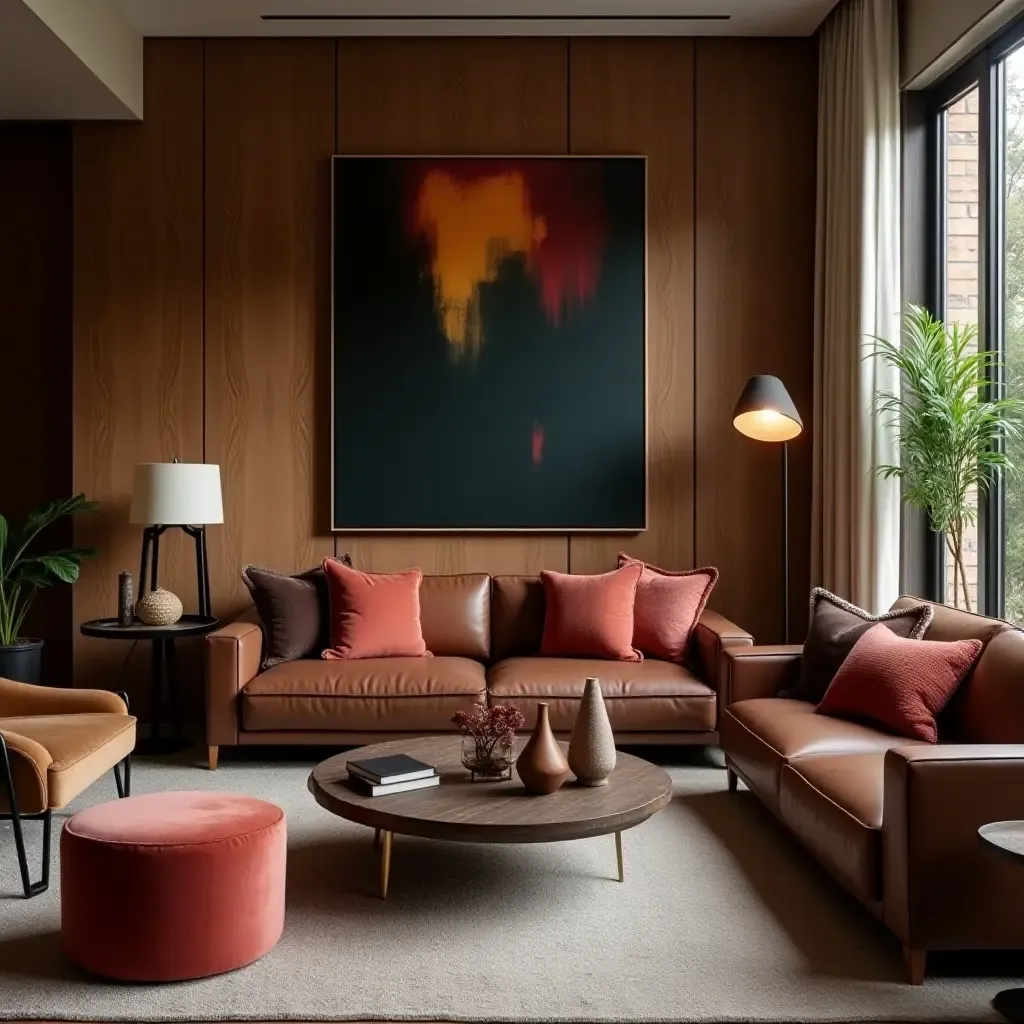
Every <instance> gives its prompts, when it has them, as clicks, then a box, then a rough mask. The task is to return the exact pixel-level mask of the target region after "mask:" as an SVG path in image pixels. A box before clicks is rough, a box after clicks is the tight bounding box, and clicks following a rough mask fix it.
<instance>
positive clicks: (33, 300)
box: [0, 122, 72, 685]
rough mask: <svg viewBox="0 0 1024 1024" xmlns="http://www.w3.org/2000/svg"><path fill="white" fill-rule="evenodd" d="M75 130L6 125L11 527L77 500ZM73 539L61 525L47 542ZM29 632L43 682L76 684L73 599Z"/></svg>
mask: <svg viewBox="0 0 1024 1024" xmlns="http://www.w3.org/2000/svg"><path fill="white" fill-rule="evenodd" d="M70 241H71V130H70V128H69V127H68V126H67V125H61V124H39V125H29V124H20V123H16V122H4V123H0V311H2V315H3V328H2V329H0V358H2V366H3V382H4V389H3V398H2V400H0V438H2V443H0V513H3V515H4V516H5V517H6V518H7V519H8V520H9V521H10V522H11V523H12V525H13V524H15V523H17V522H20V520H21V519H22V518H23V517H24V516H25V514H26V513H28V512H29V511H30V510H31V509H32V508H34V507H35V506H36V505H38V504H40V503H41V502H43V501H52V500H53V499H55V498H64V497H67V496H68V495H69V494H70V493H71V486H72V482H71V246H70ZM70 539H71V525H70V523H62V524H60V525H58V526H56V527H54V528H53V529H52V530H51V531H49V532H48V533H46V534H44V535H43V537H42V538H41V540H42V541H43V542H44V543H45V544H47V545H48V546H49V547H50V548H51V549H53V548H60V547H65V546H66V545H67V544H68V543H69V542H70ZM22 632H23V633H24V634H25V635H26V636H34V637H39V638H41V639H42V640H44V641H45V642H46V648H45V654H44V657H43V680H44V682H47V683H51V684H54V685H58V684H61V683H63V684H64V685H67V683H68V681H69V680H70V677H71V662H72V659H71V589H70V588H69V587H66V586H60V587H53V588H51V589H50V590H45V591H42V592H41V593H40V594H39V596H38V597H37V598H36V601H35V604H34V605H33V608H32V611H31V612H30V613H29V616H28V618H27V619H26V621H25V625H24V629H23V630H22Z"/></svg>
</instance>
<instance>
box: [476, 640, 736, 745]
mask: <svg viewBox="0 0 1024 1024" xmlns="http://www.w3.org/2000/svg"><path fill="white" fill-rule="evenodd" d="M591 676H593V677H594V678H596V679H598V680H600V683H601V692H602V693H603V694H604V699H605V706H606V707H607V709H608V718H609V720H610V721H611V725H612V728H613V729H616V730H619V731H621V732H659V731H668V730H685V731H690V732H707V731H711V730H713V729H714V728H715V704H716V696H715V691H714V690H712V689H711V687H709V686H708V685H707V684H706V683H704V682H702V681H701V680H700V679H698V678H697V677H696V676H695V675H694V674H693V673H692V672H690V671H689V670H688V669H686V668H684V667H683V666H682V665H676V664H673V663H672V662H668V661H657V660H655V659H653V658H647V659H645V660H644V661H640V662H626V661H604V660H601V659H590V658H508V659H506V660H505V661H500V662H498V663H497V664H496V665H493V666H492V667H491V668H490V669H489V671H488V673H487V681H488V686H489V689H490V693H491V703H492V704H510V705H512V706H513V707H518V708H519V710H520V711H522V712H523V714H525V715H526V720H527V723H528V724H532V722H533V720H534V718H535V717H536V705H537V701H538V700H543V701H547V703H548V713H549V715H550V718H551V727H552V728H553V729H555V730H557V731H560V732H565V731H568V730H570V729H572V726H573V722H574V721H575V720H576V712H577V711H578V710H579V701H580V698H581V697H582V696H583V687H584V684H585V682H586V680H587V678H588V677H591Z"/></svg>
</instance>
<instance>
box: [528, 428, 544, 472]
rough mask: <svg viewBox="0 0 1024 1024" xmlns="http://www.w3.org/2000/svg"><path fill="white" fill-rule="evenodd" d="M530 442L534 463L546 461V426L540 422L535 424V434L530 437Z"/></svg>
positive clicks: (536, 464)
mask: <svg viewBox="0 0 1024 1024" xmlns="http://www.w3.org/2000/svg"><path fill="white" fill-rule="evenodd" d="M530 444H531V449H532V451H531V458H532V459H533V464H534V465H535V466H539V465H540V464H541V462H543V461H544V427H543V426H541V424H539V423H535V424H534V425H533V436H532V437H531V439H530Z"/></svg>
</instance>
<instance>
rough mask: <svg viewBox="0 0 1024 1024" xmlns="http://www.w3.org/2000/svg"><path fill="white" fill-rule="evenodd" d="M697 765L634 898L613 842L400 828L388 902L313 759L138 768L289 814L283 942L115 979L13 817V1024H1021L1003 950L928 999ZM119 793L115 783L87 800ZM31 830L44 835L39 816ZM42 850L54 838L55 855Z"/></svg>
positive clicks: (817, 875) (951, 968)
mask: <svg viewBox="0 0 1024 1024" xmlns="http://www.w3.org/2000/svg"><path fill="white" fill-rule="evenodd" d="M676 756H677V757H686V756H687V755H685V754H683V755H676ZM690 758H691V759H690V761H689V763H687V764H682V765H678V766H668V765H667V766H666V767H668V770H669V772H670V773H671V775H672V777H673V779H674V782H675V798H674V800H673V801H672V803H671V804H670V805H669V806H668V807H667V808H666V809H665V810H664V811H662V812H661V813H659V814H657V815H655V816H654V817H653V818H651V819H650V820H649V821H647V822H646V823H645V824H643V825H641V826H639V827H638V828H637V829H635V830H633V831H631V832H627V833H625V835H624V837H623V845H624V851H625V863H626V881H625V884H623V885H620V884H618V882H617V881H615V846H614V841H613V839H612V838H611V837H604V838H599V839H588V840H584V841H580V842H570V843H560V844H555V845H536V846H493V847H488V846H474V845H462V844H459V845H454V844H441V843H432V842H429V841H426V840H416V839H408V838H402V837H398V836H396V837H395V846H394V854H393V862H392V871H391V894H390V896H389V899H388V900H387V902H383V901H381V900H380V899H378V898H377V896H376V894H375V890H376V883H377V861H376V857H375V853H374V849H373V845H372V833H371V832H370V831H369V830H368V829H365V828H362V827H360V826H358V825H353V824H349V823H347V822H344V821H341V820H340V819H337V818H335V817H333V816H332V815H330V814H328V813H327V812H326V811H324V810H322V809H321V808H320V807H318V806H317V805H316V804H315V803H314V802H313V800H312V798H311V797H310V796H309V795H308V793H307V791H306V777H307V775H308V773H309V769H310V767H311V762H298V761H291V762H289V761H281V760H275V761H265V762H264V761H249V762H244V763H243V762H239V761H232V760H228V761H227V763H226V764H223V765H222V767H221V769H220V770H219V771H218V772H216V773H210V772H208V771H205V770H203V769H202V768H199V767H195V766H192V765H189V764H185V763H181V764H160V763H153V762H152V761H151V760H145V759H139V760H138V761H137V762H136V766H135V771H134V779H133V784H134V789H135V792H137V793H142V792H150V791H153V790H160V789H211V788H215V789H223V790H230V791H234V792H242V793H251V794H253V795H254V796H260V797H265V798H267V799H269V800H273V801H275V802H277V803H278V804H280V805H281V806H282V807H284V808H285V810H286V812H287V815H288V831H289V841H288V857H289V863H288V910H287V921H286V926H285V934H284V937H283V938H282V940H281V942H280V944H279V945H278V946H277V948H276V949H275V950H274V951H273V952H272V953H270V954H269V955H268V956H266V957H265V958H264V959H263V960H262V961H260V962H259V963H256V964H253V965H251V966H249V967H246V968H244V969H242V970H240V971H236V972H234V973H232V974H228V975H224V976H221V977H217V978H210V979H207V980H203V981H198V982H187V983H180V984H174V985H149V986H135V985H111V984H107V983H104V982H101V981H97V980H94V979H92V978H90V977H88V976H86V975H84V974H82V973H81V972H79V971H78V970H76V969H75V968H74V967H73V966H72V965H71V964H69V963H68V962H67V961H66V960H65V959H64V957H63V956H62V954H61V949H60V942H59V934H58V931H59V925H60V915H59V899H58V892H57V888H56V885H54V887H53V888H51V890H50V891H49V892H48V893H47V894H45V895H43V896H40V897H37V898H36V899H33V900H30V901H24V900H22V899H19V898H15V897H14V896H13V895H11V894H13V893H15V892H16V891H17V890H18V881H17V871H16V861H15V857H14V843H13V838H12V836H11V832H10V826H9V825H8V824H4V825H2V826H0V1018H4V1019H29V1018H34V1019H43V1020H87V1021H107V1020H117V1021H127V1020H136V1021H170V1020H236V1019H237V1020H260V1019H290V1020H306V1021H310V1020H344V1019H354V1020H373V1019H383V1020H415V1019H424V1020H456V1021H540V1020H545V1021H546V1020H551V1021H980V1020H999V1019H1001V1018H999V1017H998V1016H997V1015H996V1014H995V1013H994V1011H992V1010H991V1009H990V1007H989V1000H990V999H991V997H992V995H993V993H995V992H996V991H997V990H998V989H1000V988H1005V987H1007V986H1009V985H1011V984H1015V983H1018V984H1019V982H1014V980H1013V979H1012V978H1007V977H999V976H998V974H999V973H1000V972H1002V973H1006V972H1007V969H1008V965H1007V962H1006V961H1005V960H1004V962H1003V963H1002V965H1001V966H996V967H993V966H992V961H991V959H988V958H978V957H971V958H966V959H964V958H961V959H956V958H953V959H947V960H943V961H941V962H939V963H938V964H937V966H936V968H935V972H933V973H932V975H931V976H930V977H929V978H928V979H927V982H926V984H925V985H924V986H923V987H921V988H912V987H911V986H908V985H905V984H903V983H902V981H901V967H900V955H899V947H898V946H897V945H896V943H895V942H894V941H893V939H892V938H891V936H889V935H888V933H887V932H886V931H885V930H883V929H882V928H880V927H879V926H878V925H877V924H875V923H874V922H873V921H872V919H871V918H870V917H869V916H868V915H866V914H865V913H864V912H863V911H861V910H860V908H859V907H858V906H857V905H856V904H855V903H854V902H853V901H852V900H851V899H850V898H849V897H847V896H846V895H845V894H844V893H843V892H842V891H841V890H840V889H839V887H838V886H837V885H835V884H834V883H833V882H832V881H831V879H830V878H829V877H828V876H827V875H826V874H825V873H824V872H823V871H822V870H821V869H820V868H818V866H817V865H816V864H815V862H814V861H812V860H811V859H810V858H809V857H808V856H806V855H805V854H804V853H803V852H802V851H801V849H800V847H799V846H798V845H797V844H796V843H795V842H793V841H791V840H790V839H789V838H788V837H787V836H786V834H785V833H784V832H783V831H782V829H781V828H780V827H779V826H778V825H777V823H776V822H775V821H774V820H773V819H772V818H771V816H770V815H768V814H767V812H765V811H763V810H762V809H761V808H760V806H759V805H758V804H757V802H756V800H755V799H754V798H753V797H752V796H751V795H750V794H749V793H745V792H742V791H741V792H740V793H738V794H732V795H730V794H729V793H727V792H726V791H725V772H724V771H723V770H722V769H720V768H716V767H712V766H711V765H710V764H709V763H708V762H707V761H705V760H704V759H703V757H702V755H701V754H700V753H696V754H693V755H690ZM104 787H105V788H106V790H107V791H106V792H105V791H104ZM112 791H113V782H112V780H110V779H108V780H104V781H103V782H101V783H100V784H98V785H97V786H96V787H94V788H93V789H92V790H91V791H90V792H88V793H86V794H85V795H84V801H83V803H82V805H83V806H84V804H85V803H91V802H95V801H97V800H101V799H105V798H107V797H108V796H109V795H111V794H112ZM61 824H62V821H61V820H58V821H55V833H56V830H57V829H59V827H60V825H61ZM28 829H29V832H30V833H31V834H32V835H33V837H35V836H36V835H37V834H38V825H36V824H31V825H29V826H28ZM38 853H39V846H38V844H37V843H34V845H33V849H32V854H33V861H34V862H35V857H36V856H37V855H38ZM58 876H59V871H58V870H57V853H56V851H55V853H54V871H53V877H54V879H55V881H56V880H57V878H58ZM116 898H117V894H116V893H111V899H116ZM1022 912H1024V908H1022ZM1015 969H1016V962H1015V961H1011V962H1010V964H1009V970H1010V971H1012V970H1015ZM979 971H982V972H986V971H987V972H988V973H989V975H990V976H987V977H979V976H978V972H979ZM936 972H937V973H936Z"/></svg>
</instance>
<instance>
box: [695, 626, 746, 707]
mask: <svg viewBox="0 0 1024 1024" xmlns="http://www.w3.org/2000/svg"><path fill="white" fill-rule="evenodd" d="M753 643H754V638H753V637H752V636H751V635H750V634H749V633H748V632H747V631H746V630H745V629H740V627H739V626H737V625H736V624H735V623H733V622H730V621H729V620H728V619H727V618H726V617H725V616H724V615H719V614H718V612H713V611H710V610H709V609H707V608H705V609H704V611H702V612H701V614H700V618H699V619H698V620H697V625H696V626H694V627H693V652H694V654H695V656H696V662H697V667H698V668H699V669H700V673H701V676H702V677H703V679H704V681H705V682H706V683H707V684H708V686H710V687H711V688H712V689H713V690H716V691H717V690H718V689H719V685H718V680H719V678H720V676H721V664H720V663H721V660H722V652H723V651H725V650H729V649H730V648H733V647H750V646H751V645H752V644H753Z"/></svg>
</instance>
